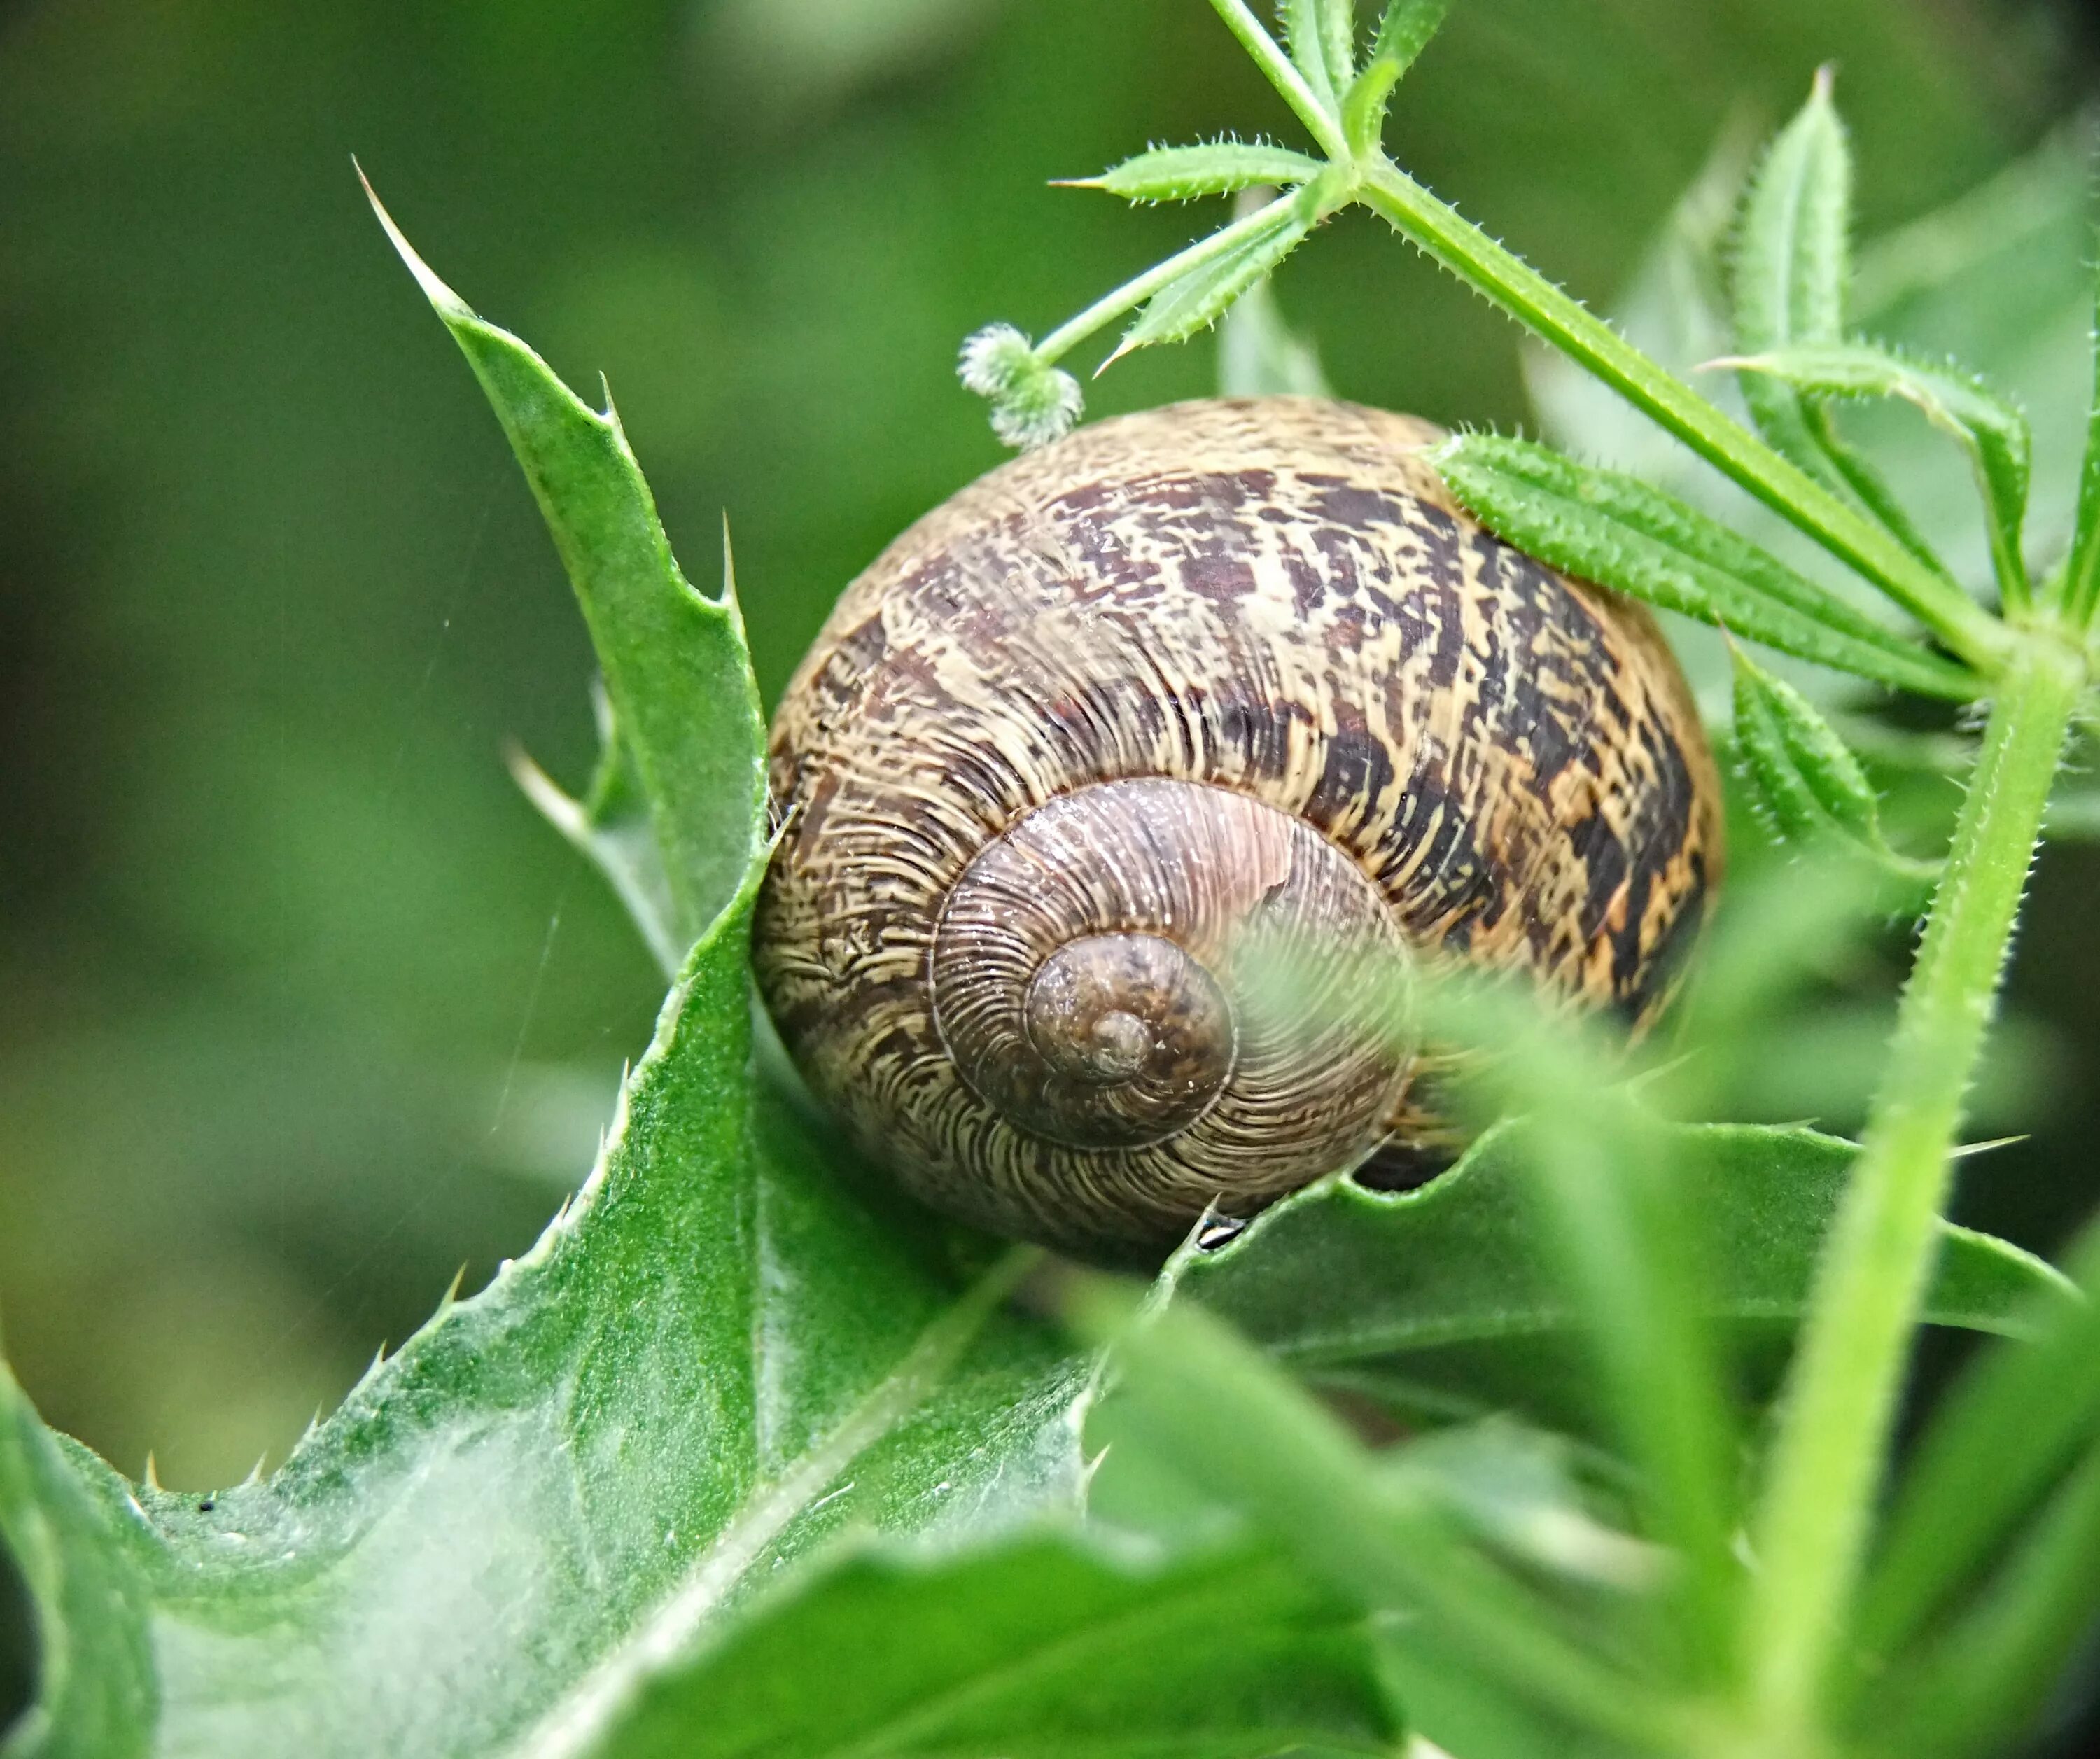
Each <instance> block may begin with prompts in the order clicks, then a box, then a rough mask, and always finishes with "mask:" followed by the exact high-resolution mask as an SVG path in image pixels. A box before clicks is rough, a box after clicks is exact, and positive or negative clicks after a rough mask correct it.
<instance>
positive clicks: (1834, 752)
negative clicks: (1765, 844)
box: [1735, 648, 1888, 855]
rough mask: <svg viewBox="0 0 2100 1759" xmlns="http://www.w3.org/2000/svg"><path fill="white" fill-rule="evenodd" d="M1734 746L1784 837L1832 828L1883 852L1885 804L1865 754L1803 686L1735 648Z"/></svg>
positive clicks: (1807, 838)
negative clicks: (1864, 764)
mask: <svg viewBox="0 0 2100 1759" xmlns="http://www.w3.org/2000/svg"><path fill="white" fill-rule="evenodd" d="M1735 666H1736V690H1735V711H1736V756H1737V757H1738V758H1739V759H1740V761H1741V763H1742V766H1743V772H1744V775H1745V779H1746V780H1747V781H1748V782H1749V784H1750V788H1751V792H1752V796H1753V801H1754V805H1756V806H1757V808H1758V810H1759V811H1760V813H1762V816H1763V817H1764V818H1765V820H1766V822H1767V824H1768V825H1769V826H1770V827H1771V829H1772V831H1774V832H1775V833H1776V835H1778V836H1779V837H1780V838H1781V839H1782V840H1794V841H1799V842H1802V843H1810V842H1813V841H1815V840H1816V839H1818V838H1820V837H1823V836H1827V835H1830V834H1831V833H1832V832H1833V831H1835V832H1837V833H1838V834H1839V835H1842V836H1845V837H1848V838H1850V839H1851V840H1853V841H1855V842H1856V843H1858V844H1860V845H1861V846H1863V847H1864V848H1866V849H1870V850H1872V851H1874V852H1875V853H1877V854H1882V855H1886V854H1887V853H1888V849H1887V845H1886V844H1885V843H1884V842H1883V840H1882V823H1881V808H1880V805H1879V803H1878V801H1877V800H1876V798H1875V795H1874V790H1873V785H1872V784H1871V783H1869V782H1868V780H1867V774H1866V771H1865V770H1864V769H1861V768H1860V760H1859V759H1858V758H1856V757H1855V756H1853V755H1852V753H1851V751H1850V750H1849V749H1848V748H1847V747H1846V744H1845V742H1844V741H1843V740H1842V739H1841V738H1838V734H1837V733H1836V732H1835V731H1834V730H1833V729H1832V727H1831V725H1830V723H1829V721H1825V720H1824V718H1823V716H1821V715H1820V714H1818V713H1817V712H1815V708H1814V707H1813V706H1812V705H1811V703H1809V702H1808V700H1807V698H1805V697H1804V696H1802V694H1801V692H1800V691H1798V690H1795V689H1794V688H1793V686H1792V685H1790V684H1789V683H1787V682H1786V681H1785V680H1784V679H1782V678H1776V677H1772V675H1771V673H1770V672H1767V671H1765V670H1764V668H1762V667H1761V666H1759V665H1758V663H1756V662H1755V661H1754V660H1753V659H1751V658H1750V657H1749V655H1747V654H1745V653H1744V652H1743V651H1742V650H1741V649H1740V648H1737V649H1736V650H1735Z"/></svg>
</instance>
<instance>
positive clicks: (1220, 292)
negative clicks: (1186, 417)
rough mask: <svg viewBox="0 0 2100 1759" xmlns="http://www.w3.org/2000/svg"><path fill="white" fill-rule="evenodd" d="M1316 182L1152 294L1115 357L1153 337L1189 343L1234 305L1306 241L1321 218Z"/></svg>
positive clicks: (1272, 205)
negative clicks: (1245, 232)
mask: <svg viewBox="0 0 2100 1759" xmlns="http://www.w3.org/2000/svg"><path fill="white" fill-rule="evenodd" d="M1319 213H1320V210H1319V203H1318V199H1317V192H1316V191H1315V188H1314V186H1312V185H1311V184H1308V185H1307V186H1305V187H1304V188H1302V189H1300V190H1299V191H1298V192H1297V193H1296V194H1295V195H1291V196H1284V197H1282V199H1281V200H1279V201H1273V202H1272V203H1270V204H1269V205H1268V208H1267V209H1265V210H1264V224H1262V225H1260V226H1259V227H1255V228H1254V229H1253V230H1252V231H1250V232H1249V234H1248V235H1247V236H1246V237H1245V238H1243V239H1242V240H1240V242H1239V243H1237V245H1233V247H1232V248H1231V249H1228V250H1224V251H1223V252H1220V253H1219V254H1218V255H1217V256H1215V257H1213V258H1211V260H1210V261H1209V262H1203V263H1199V264H1198V265H1197V267H1194V268H1193V269H1190V270H1189V271H1187V272H1186V273H1185V274H1184V275H1181V276H1179V277H1177V278H1176V280H1171V281H1170V282H1168V283H1167V285H1166V286H1164V287H1162V289H1160V290H1159V291H1158V293H1154V295H1153V296H1152V298H1150V299H1149V300H1148V301H1147V302H1145V309H1144V310H1143V311H1140V312H1139V314H1138V315H1137V321H1136V323H1135V324H1132V325H1131V327H1130V329H1129V331H1128V332H1127V333H1126V334H1125V335H1124V337H1123V341H1122V342H1121V343H1120V344H1119V345H1118V347H1117V349H1116V352H1115V355H1111V356H1110V359H1114V358H1116V357H1117V356H1119V355H1127V354H1128V353H1130V352H1131V350H1133V349H1136V348H1145V347H1149V346H1151V345H1152V344H1154V343H1155V342H1185V341H1186V340H1187V339H1188V338H1189V337H1191V336H1193V335H1195V334H1196V333H1198V331H1201V330H1206V329H1208V328H1210V327H1211V325H1212V324H1215V323H1216V322H1217V321H1218V320H1219V319H1220V318H1221V317H1223V316H1224V314H1225V313H1226V312H1227V311H1230V310H1231V309H1232V306H1233V302H1234V301H1235V300H1237V298H1239V297H1240V295H1241V294H1242V293H1245V292H1246V290H1247V289H1249V288H1251V287H1254V286H1257V285H1259V284H1260V282H1261V281H1262V280H1264V278H1265V277H1266V276H1268V274H1269V272H1270V271H1272V270H1273V269H1274V268H1275V267H1276V266H1277V264H1278V263H1280V262H1282V261H1283V259H1284V258H1286V257H1287V256H1289V255H1290V253H1291V252H1292V251H1294V250H1295V249H1297V248H1298V246H1299V245H1300V244H1302V243H1303V242H1304V239H1305V236H1306V234H1307V233H1308V232H1310V231H1312V228H1313V226H1314V225H1315V224H1316V223H1317V221H1318V219H1319Z"/></svg>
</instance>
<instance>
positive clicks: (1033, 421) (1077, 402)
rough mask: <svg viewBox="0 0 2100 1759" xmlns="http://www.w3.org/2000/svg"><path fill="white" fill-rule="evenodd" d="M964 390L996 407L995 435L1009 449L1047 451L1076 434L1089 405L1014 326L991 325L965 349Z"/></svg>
mask: <svg viewBox="0 0 2100 1759" xmlns="http://www.w3.org/2000/svg"><path fill="white" fill-rule="evenodd" d="M956 373H957V376H958V377H960V378H961V380H962V381H963V384H964V387H965V388H966V389H968V390H973V391H975V392H976V393H977V395H978V396H980V397H982V398H985V399H987V400H988V401H989V402H990V404H991V430H992V432H993V433H995V434H997V435H998V436H999V439H1001V440H1003V441H1004V443H1006V444H1008V446H1015V447H1021V448H1022V449H1023V450H1026V449H1028V448H1030V447H1036V446H1046V445H1048V443H1050V442H1051V441H1052V440H1054V439H1061V438H1062V437H1063V436H1064V435H1065V434H1069V433H1070V432H1071V430H1072V426H1073V424H1074V422H1076V421H1078V420H1079V412H1080V410H1081V409H1082V408H1083V407H1084V405H1085V399H1084V398H1083V396H1082V395H1080V391H1079V381H1078V380H1077V379H1075V378H1074V377H1072V375H1071V374H1070V373H1065V372H1062V371H1061V370H1059V369H1058V368H1056V367H1053V366H1052V365H1051V364H1049V363H1048V361H1045V360H1042V359H1038V358H1037V356H1036V353H1035V345H1034V344H1033V343H1031V342H1030V341H1029V339H1028V338H1027V337H1026V336H1024V335H1022V334H1021V332H1020V331H1019V330H1017V329H1016V328H1014V327H1013V326H1012V324H987V325H986V326H985V328H982V329H981V330H979V331H978V332H977V333H976V334H975V335H974V336H973V337H970V339H969V340H968V342H964V344H963V353H962V359H961V361H960V364H958V366H957V368H956Z"/></svg>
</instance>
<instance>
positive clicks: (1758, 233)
mask: <svg viewBox="0 0 2100 1759" xmlns="http://www.w3.org/2000/svg"><path fill="white" fill-rule="evenodd" d="M1851 227H1852V155H1851V148H1850V146H1849V145H1848V144H1847V143H1846V139H1845V126H1844V124H1843V123H1842V121H1839V120H1838V109H1837V106H1836V105H1835V104H1833V102H1832V101H1831V78H1830V70H1829V68H1824V69H1823V70H1822V71H1821V72H1820V73H1818V74H1817V75H1816V76H1815V86H1814V88H1813V89H1812V90H1811V92H1810V94H1809V97H1808V102H1807V104H1804V105H1803V106H1802V109H1801V111H1800V112H1799V113H1798V115H1796V116H1795V117H1794V118H1793V121H1790V122H1789V123H1788V124H1787V126H1785V128H1784V129H1782V130H1780V133H1779V134H1778V136H1777V137H1776V139H1774V140H1773V142H1772V143H1771V147H1770V148H1767V151H1766V153H1765V156H1764V158H1763V160H1762V162H1761V163H1760V164H1759V165H1758V169H1757V171H1756V174H1754V176H1753V177H1752V179H1751V180H1750V186H1749V192H1748V194H1747V195H1746V196H1745V198H1744V203H1743V216H1742V222H1741V227H1740V232H1739V235H1738V237H1737V240H1736V277H1735V296H1736V297H1735V308H1736V310H1735V320H1736V347H1737V349H1738V350H1740V352H1742V353H1744V354H1746V355H1749V354H1760V353H1762V352H1764V351H1765V350H1768V349H1773V348H1784V347H1788V346H1792V345H1793V344H1794V343H1797V342H1836V341H1837V340H1838V337H1840V336H1842V334H1843V333H1844V328H1845V302H1846V293H1847V289H1849V287H1850V285H1851V275H1852V258H1851ZM1743 396H1744V399H1745V401H1746V402H1747V403H1749V408H1750V414H1751V417H1752V418H1753V419H1754V421H1756V423H1757V425H1758V430H1759V431H1760V432H1761V433H1762V434H1764V436H1765V438H1766V439H1768V440H1770V441H1771V443H1772V444H1773V445H1774V446H1775V447H1777V448H1778V449H1779V450H1780V452H1783V453H1785V455H1786V456H1788V457H1789V458H1791V459H1793V461H1794V462H1795V463H1796V464H1798V465H1800V466H1801V467H1802V469H1803V470H1807V471H1808V472H1810V473H1811V474H1812V475H1815V476H1817V477H1819V478H1821V479H1822V480H1823V481H1824V483H1825V485H1826V486H1828V487H1833V488H1840V489H1842V486H1843V483H1842V477H1841V476H1840V474H1838V471H1837V470H1835V469H1834V468H1833V464H1832V461H1831V459H1830V457H1829V453H1828V452H1827V451H1826V450H1825V448H1824V445H1823V443H1822V440H1821V437H1820V431H1819V430H1818V427H1817V425H1816V424H1815V421H1814V419H1813V416H1812V412H1811V411H1810V410H1808V409H1807V408H1806V407H1805V406H1804V405H1803V403H1802V399H1801V396H1800V394H1799V392H1798V390H1796V389H1795V388H1794V387H1793V386H1788V385H1785V384H1781V383H1776V382H1775V381H1771V380H1770V379H1764V380H1753V379H1748V378H1746V379H1745V381H1744V383H1743Z"/></svg>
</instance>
